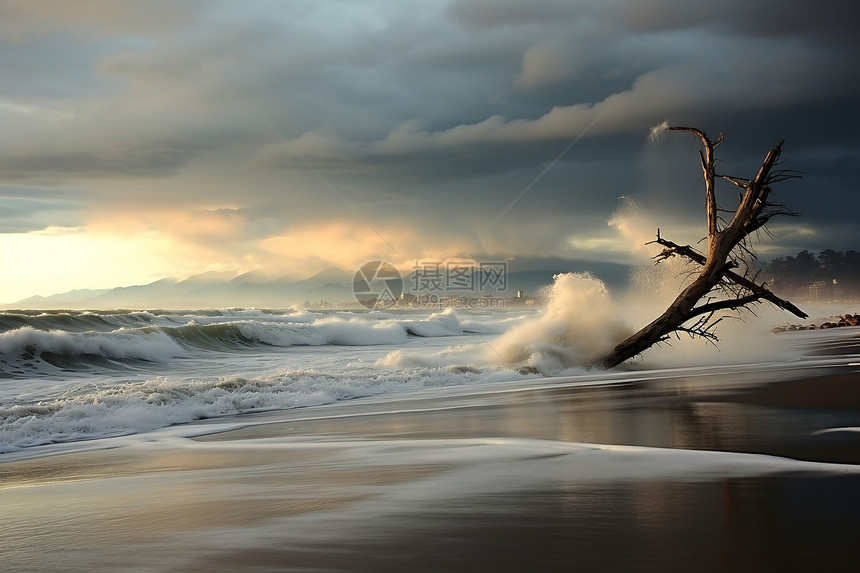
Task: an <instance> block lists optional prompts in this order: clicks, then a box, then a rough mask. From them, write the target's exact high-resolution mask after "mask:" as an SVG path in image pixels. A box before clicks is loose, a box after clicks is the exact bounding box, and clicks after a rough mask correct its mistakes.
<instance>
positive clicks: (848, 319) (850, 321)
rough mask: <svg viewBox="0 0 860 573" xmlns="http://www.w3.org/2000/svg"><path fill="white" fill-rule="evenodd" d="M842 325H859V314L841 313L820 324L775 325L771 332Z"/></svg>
mask: <svg viewBox="0 0 860 573" xmlns="http://www.w3.org/2000/svg"><path fill="white" fill-rule="evenodd" d="M843 326H860V314H843V315H840V316H833V317H830V318H829V319H828V320H826V321H825V322H822V323H821V324H817V325H816V324H789V325H786V326H777V327H774V328H772V329H771V333H773V334H776V333H778V332H794V331H796V330H824V329H827V328H840V327H843Z"/></svg>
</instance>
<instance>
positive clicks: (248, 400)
mask: <svg viewBox="0 0 860 573" xmlns="http://www.w3.org/2000/svg"><path fill="white" fill-rule="evenodd" d="M513 377H516V375H515V374H513V373H511V372H510V371H508V372H506V373H500V372H497V373H492V374H490V375H484V374H481V373H478V372H471V371H452V370H449V369H434V368H411V369H384V368H378V367H376V366H375V365H373V364H366V365H362V364H359V365H346V366H345V367H344V368H343V369H342V370H341V371H319V370H292V371H287V372H277V373H273V374H269V375H264V376H260V377H257V378H251V379H247V378H242V377H238V376H229V377H222V378H218V379H214V380H208V381H207V380H193V379H192V380H185V379H173V378H167V377H158V378H153V379H150V380H146V381H143V382H140V383H127V384H120V385H112V386H108V387H98V386H96V385H93V384H83V385H79V386H76V387H74V388H72V389H69V390H68V391H66V392H64V393H63V394H62V395H60V396H58V397H56V398H54V399H51V400H42V401H40V402H38V403H35V404H20V405H12V406H8V407H0V430H2V431H0V453H2V452H8V451H15V450H18V449H20V448H23V447H28V446H34V445H41V444H48V443H56V442H69V441H75V440H81V439H92V438H101V437H107V436H115V435H124V434H133V433H139V432H145V431H148V430H154V429H156V428H162V427H165V426H170V425H173V424H180V423H187V422H192V421H194V420H199V419H201V418H211V417H217V416H224V415H228V414H238V413H241V412H248V411H259V410H270V409H291V408H297V407H306V406H315V405H321V404H329V403H333V402H337V401H341V400H348V399H353V398H359V397H367V396H376V395H380V394H396V393H402V392H406V391H414V390H416V389H421V388H428V387H440V386H450V385H466V384H481V383H487V382H494V381H499V380H506V379H511V378H513Z"/></svg>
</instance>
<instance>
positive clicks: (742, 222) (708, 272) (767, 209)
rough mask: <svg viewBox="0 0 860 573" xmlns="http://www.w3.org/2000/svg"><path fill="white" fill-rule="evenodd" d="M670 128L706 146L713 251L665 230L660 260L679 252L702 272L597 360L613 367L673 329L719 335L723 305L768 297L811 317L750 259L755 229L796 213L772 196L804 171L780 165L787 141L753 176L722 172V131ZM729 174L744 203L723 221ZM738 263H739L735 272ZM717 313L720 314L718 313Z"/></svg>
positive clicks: (702, 154) (729, 306) (740, 304)
mask: <svg viewBox="0 0 860 573" xmlns="http://www.w3.org/2000/svg"><path fill="white" fill-rule="evenodd" d="M666 129H668V130H670V131H686V132H689V133H692V134H694V135H696V136H697V137H698V138H699V139H700V140H701V142H702V145H703V146H704V149H703V150H702V151H701V152H700V157H701V160H702V174H703V176H704V178H705V210H706V215H707V222H708V237H707V253H706V254H701V253H699V252H697V251H695V250H694V249H693V248H692V247H691V246H689V245H685V246H682V245H678V244H676V243H673V242H672V241H668V240H666V239H664V238H663V237H661V236H660V230H659V229H658V230H657V239H656V241H655V242H656V243H657V244H659V245H662V246H663V247H665V249H664V250H663V251H662V253H660V254H659V255H658V256H657V257H655V258H656V259H657V260H658V262H659V261H660V260H664V259H667V258H669V257H673V256H675V255H679V256H682V257H685V258H687V259H688V260H690V261H693V262H694V263H696V264H698V265H700V266H701V271H700V272H699V274H698V276H696V278H695V279H694V280H693V282H692V283H690V285H688V286H687V287H686V288H685V289H684V290H683V291H682V292H681V293H680V294H679V295H678V297H677V298H676V299H675V300H674V302H672V304H671V305H669V308H667V309H666V311H665V312H664V313H663V314H662V315H660V316H659V317H658V318H657V319H655V320H654V321H653V322H651V323H650V324H648V325H647V326H645V327H644V328H643V329H642V330H640V331H639V332H637V333H636V334H634V335H632V336H630V337H629V338H628V339H627V340H624V341H623V342H621V343H620V344H618V346H616V347H615V349H614V350H613V351H612V352H610V353H609V354H608V355H607V356H604V357H603V358H601V359H599V360H597V361H596V364H598V365H600V366H603V367H606V368H611V367H613V366H617V365H618V364H621V363H622V362H624V361H625V360H627V359H629V358H632V357H634V356H636V355H637V354H639V353H641V352H642V351H644V350H646V349H648V348H650V347H651V346H653V345H654V344H657V343H660V342H662V341H664V340H667V339H668V337H669V335H670V334H672V333H676V334H677V333H682V332H683V333H687V334H689V335H690V336H693V337H702V338H705V339H708V340H712V341H714V340H716V336H715V334H714V328H715V327H716V325H717V323H718V322H719V321H720V318H719V317H718V314H717V313H719V312H720V311H725V310H737V309H740V308H745V307H747V306H749V305H751V304H754V303H757V302H760V301H762V300H766V301H769V302H771V303H773V304H775V305H776V306H778V307H780V308H783V309H785V310H787V311H789V312H791V313H792V314H794V315H795V316H798V317H800V318H806V317H807V315H806V313H804V312H803V311H802V310H800V309H799V308H797V307H796V306H794V305H793V304H792V303H790V302H789V301H787V300H783V299H781V298H779V297H778V296H776V295H775V294H774V293H772V292H771V291H769V290H768V289H767V288H765V287H764V286H762V285H759V284H757V283H756V282H755V275H754V271H753V269H752V265H751V261H750V259H753V260H754V258H755V255H754V254H753V252H752V251H751V249H750V247H749V244H748V241H747V239H748V237H749V235H750V234H751V233H754V232H755V231H758V230H759V229H761V228H762V227H764V226H765V224H767V222H768V221H769V220H770V218H771V217H773V216H775V215H793V213H791V212H790V211H789V210H787V209H786V208H785V207H783V206H782V205H778V204H776V203H773V202H771V200H770V192H771V187H770V186H771V185H772V184H774V183H778V182H780V181H785V180H787V179H793V178H796V177H799V175H798V174H797V173H796V172H793V171H788V170H781V169H774V167H775V166H776V165H777V161H778V159H779V156H780V153H781V152H782V142H779V143H778V144H777V145H776V147H774V148H773V149H771V150H770V151H769V152H768V154H767V156H766V157H765V159H764V161H763V162H762V165H761V168H760V169H759V171H758V173H757V174H756V176H755V177H754V178H753V179H742V178H739V177H731V176H727V175H717V173H716V171H715V160H714V150H715V149H716V148H717V147H718V146H719V145H720V143H721V142H722V140H723V137H722V134H720V136H719V137H717V139H716V140H715V141H711V140H710V139H709V138H708V136H707V135H706V134H705V132H704V131H702V130H700V129H697V128H694V127H667V128H666ZM717 178H721V179H726V180H727V181H730V182H731V183H733V184H734V185H736V186H737V187H739V188H740V189H741V190H742V191H741V197H740V204H739V205H738V208H737V210H736V211H735V213H734V216H733V217H732V219H731V221H728V222H725V221H723V220H722V219H721V218H720V217H719V215H718V213H719V210H718V208H717V200H716V193H715V183H716V179H717ZM733 269H738V270H739V272H735V271H734V270H733ZM702 301H703V302H702ZM715 317H716V318H715Z"/></svg>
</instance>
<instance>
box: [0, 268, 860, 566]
mask: <svg viewBox="0 0 860 573" xmlns="http://www.w3.org/2000/svg"><path fill="white" fill-rule="evenodd" d="M556 286H557V287H559V288H557V289H556V291H554V293H553V296H552V297H551V299H550V302H549V304H548V306H546V307H545V308H522V307H520V308H509V309H495V310H492V311H490V310H470V309H451V308H448V309H424V308H418V309H416V308H411V309H397V308H395V309H389V310H382V311H366V310H306V309H285V310H261V309H207V310H148V311H121V310H117V311H6V312H3V313H0V506H2V507H3V508H4V511H3V512H2V513H0V531H2V533H0V563H2V564H3V567H4V570H9V571H18V572H29V571H34V572H35V571H59V570H63V571H89V572H92V571H141V572H143V571H147V572H168V571H180V570H182V571H190V570H206V571H225V572H226V571H238V570H254V571H295V570H303V571H305V570H319V571H380V570H414V571H440V570H447V571H506V570H567V569H570V568H577V567H581V568H583V569H587V570H593V571H613V572H614V571H630V570H639V571H665V570H702V571H734V570H772V571H777V570H779V571H793V570H798V571H802V570H813V569H824V570H834V571H835V570H845V571H848V570H853V567H854V565H855V561H856V559H855V554H856V551H855V546H856V539H857V535H858V534H860V527H858V525H857V523H858V522H857V519H856V515H857V512H858V511H860V495H858V494H857V492H858V491H860V465H858V464H860V453H858V452H860V430H858V428H860V384H858V382H860V377H858V376H860V375H858V371H860V334H858V333H860V329H858V328H856V327H851V328H838V329H833V330H827V331H801V332H784V333H780V334H771V333H770V328H771V326H773V325H774V324H779V323H780V321H784V319H785V317H784V316H782V315H780V314H778V313H774V314H770V313H768V312H761V311H760V312H759V316H757V317H754V318H752V319H750V320H749V321H747V322H740V321H735V322H730V323H728V324H727V325H725V328H722V329H721V332H722V333H724V336H725V338H724V341H723V342H721V343H720V344H719V346H716V347H715V346H713V345H708V344H704V343H702V342H701V341H692V340H684V339H678V340H673V341H672V344H671V345H664V346H661V347H659V348H654V349H651V350H649V351H647V352H646V354H645V355H644V356H643V357H642V359H639V360H636V361H633V362H631V363H628V364H625V365H624V366H623V367H620V368H616V369H613V370H611V371H603V370H590V369H588V368H586V367H583V366H582V363H583V360H582V359H583V357H586V356H589V355H592V354H593V353H594V352H595V351H600V350H603V349H606V348H607V345H608V344H611V341H612V340H615V339H617V336H618V335H619V333H621V332H623V331H624V328H625V325H624V322H625V321H624V320H620V319H616V318H614V317H616V316H624V317H626V319H628V321H629V322H639V321H640V318H641V317H640V316H638V315H634V311H635V309H634V310H629V309H628V311H627V313H626V314H625V313H620V315H619V312H618V311H619V307H618V306H616V305H611V304H608V303H606V301H604V300H603V294H602V291H601V289H600V288H599V285H598V284H596V283H595V282H594V281H591V280H590V279H588V277H583V276H575V275H571V276H568V277H566V278H562V279H560V280H557V284H556ZM589 291H590V294H589ZM646 310H647V309H646ZM841 310H842V309H836V308H832V307H820V308H814V309H809V311H810V314H812V315H813V316H822V317H826V316H829V315H831V314H836V313H838V312H840V311H841ZM643 312H645V311H643ZM722 326H723V325H721V327H722Z"/></svg>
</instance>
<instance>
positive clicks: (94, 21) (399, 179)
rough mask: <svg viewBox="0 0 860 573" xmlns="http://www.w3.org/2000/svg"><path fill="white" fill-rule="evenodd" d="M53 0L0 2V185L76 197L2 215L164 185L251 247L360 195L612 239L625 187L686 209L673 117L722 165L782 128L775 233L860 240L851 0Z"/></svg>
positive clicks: (738, 168)
mask: <svg viewBox="0 0 860 573" xmlns="http://www.w3.org/2000/svg"><path fill="white" fill-rule="evenodd" d="M68 6H69V5H68V4H65V3H59V4H54V3H48V4H44V5H43V4H41V3H16V2H5V3H0V22H2V23H0V42H2V43H3V46H4V48H5V49H4V50H0V79H2V80H3V82H2V87H0V119H2V120H3V125H4V130H3V132H2V133H0V142H2V146H3V153H2V155H0V184H2V183H3V182H6V183H10V184H11V183H16V182H17V184H19V185H34V186H35V185H41V184H45V183H53V184H54V185H58V186H62V187H75V188H81V189H87V190H89V191H91V192H90V193H88V194H84V195H80V196H77V197H74V198H71V199H70V198H60V197H49V196H47V195H44V196H41V197H39V198H38V199H37V198H35V197H30V198H27V197H19V198H17V199H15V200H14V201H12V202H9V203H8V205H6V206H5V207H6V211H5V215H4V218H3V221H4V225H5V226H6V228H7V229H18V230H28V229H36V228H45V227H48V226H50V225H57V224H60V223H62V224H70V223H73V222H75V217H71V216H69V215H68V214H69V213H78V212H88V211H92V210H94V209H96V208H98V209H103V208H105V205H113V206H114V207H116V208H125V209H129V208H134V209H140V210H142V211H143V210H147V209H149V210H157V209H162V208H163V207H164V205H165V201H166V198H167V197H170V198H171V204H175V205H176V206H177V208H179V207H180V206H181V207H182V208H187V209H189V210H190V211H189V212H194V213H202V212H207V213H208V212H210V210H216V211H212V212H217V209H220V208H227V209H230V210H234V211H230V213H233V212H235V213H237V214H238V215H237V217H239V216H241V219H242V221H243V223H242V224H241V225H239V224H238V223H235V227H236V228H241V229H243V233H245V237H244V239H242V240H245V239H247V241H252V240H260V239H264V238H266V237H267V236H276V235H278V234H279V233H283V232H285V230H286V229H287V228H289V225H290V224H293V222H295V221H301V222H303V223H308V224H309V223H312V222H320V223H322V222H326V221H328V220H331V219H334V218H340V219H343V218H355V217H356V215H355V212H354V210H358V211H359V212H360V213H361V215H362V216H363V217H365V218H367V219H368V221H370V222H372V223H373V224H374V226H378V227H380V228H382V227H385V226H386V225H389V224H390V225H393V224H394V223H395V222H403V221H407V222H408V224H409V225H410V226H411V227H412V228H415V229H421V232H422V233H425V234H426V235H427V236H428V241H429V240H435V239H434V238H432V237H431V236H434V235H435V237H436V238H441V237H444V236H445V234H446V233H449V234H455V235H456V236H457V237H460V238H461V239H462V240H463V242H464V243H463V244H464V245H467V244H468V245H472V246H474V247H475V248H478V247H481V248H483V246H484V245H483V244H487V245H491V246H496V247H498V248H499V249H502V248H504V247H505V246H511V245H514V244H518V245H519V246H518V247H517V248H520V247H521V248H522V249H533V253H532V254H533V255H535V256H564V255H567V254H571V253H573V248H572V247H569V245H570V244H571V242H570V241H569V240H568V239H569V238H570V237H573V236H576V237H579V239H581V240H579V241H578V242H577V241H574V243H576V244H580V245H583V244H585V240H584V238H587V236H588V235H589V234H590V235H593V236H600V237H603V236H604V235H605V234H606V233H609V232H610V231H609V230H607V226H606V221H607V220H608V219H609V218H610V217H611V215H612V212H613V210H614V209H615V208H616V206H617V204H618V200H619V199H618V198H619V197H620V196H622V195H624V196H631V197H634V198H635V199H637V201H639V202H640V203H641V204H642V205H643V208H645V209H650V210H652V211H657V212H662V213H663V214H665V215H666V216H667V217H670V218H671V221H669V222H670V223H672V222H675V221H693V222H696V221H698V220H699V218H700V213H699V211H700V209H701V197H700V193H701V189H700V185H701V182H700V174H699V173H698V163H697V161H698V159H697V155H696V145H695V141H690V140H688V139H685V138H684V137H683V136H673V137H672V138H671V139H667V140H665V141H663V142H660V143H657V144H649V143H647V142H646V137H647V134H648V129H649V127H650V126H652V125H654V124H657V123H659V122H661V121H664V120H668V121H670V122H673V123H691V124H694V125H698V126H701V127H703V128H705V129H706V130H708V131H709V133H712V134H713V135H716V134H717V133H719V132H720V131H723V132H724V133H725V134H726V141H725V143H724V144H723V146H722V147H721V148H720V150H719V151H720V158H721V160H723V162H724V163H722V164H721V165H724V166H725V168H726V169H727V170H728V171H729V172H731V173H733V174H738V175H749V174H750V173H751V171H753V170H755V169H756V168H757V165H758V162H760V161H761V158H762V157H763V156H764V154H765V153H766V151H767V149H768V148H769V147H770V146H771V145H773V144H774V143H775V142H776V141H777V140H778V139H780V138H785V139H786V147H785V149H786V153H785V157H786V161H787V163H786V166H787V167H791V168H796V169H798V170H800V171H803V172H804V173H805V178H804V179H803V180H802V181H801V182H791V183H790V184H786V185H785V186H784V189H781V190H780V193H781V195H780V196H781V197H784V199H785V201H786V202H787V203H789V204H790V206H792V207H793V208H795V209H796V210H798V211H800V212H802V214H803V217H802V218H800V219H798V220H795V221H793V222H792V224H794V223H796V222H797V221H802V222H803V225H806V226H807V227H808V228H811V229H813V230H814V231H815V233H814V234H809V233H806V232H805V231H804V233H806V234H804V233H801V234H795V235H794V236H792V234H791V233H792V228H793V227H791V226H788V225H787V226H785V227H784V228H783V231H784V232H783V233H782V234H780V233H777V235H776V244H777V247H780V246H782V247H784V248H786V249H793V248H795V247H796V246H797V245H798V244H801V243H802V242H803V241H809V242H810V244H813V243H814V244H816V245H817V244H822V245H823V244H824V242H826V241H828V240H832V241H833V242H834V244H833V245H832V246H835V247H841V248H849V247H848V245H850V244H852V243H853V244H854V245H855V246H858V244H860V231H858V230H857V229H858V228H857V227H852V226H851V225H850V224H849V223H850V218H851V215H849V213H850V212H851V210H850V209H845V205H850V204H856V201H855V199H854V187H855V182H856V177H857V171H858V167H857V161H858V157H860V149H858V145H857V144H856V143H855V142H854V133H856V131H857V129H858V127H860V126H858V123H860V122H858V117H857V111H856V110H857V103H858V99H860V74H858V73H857V71H858V70H857V64H856V63H855V54H856V53H858V52H860V50H858V49H857V48H858V46H857V43H858V40H857V38H856V33H855V31H854V27H855V25H856V22H857V21H858V18H857V15H858V14H857V12H858V8H856V7H855V6H854V4H851V3H847V2H829V1H826V2H818V3H814V4H810V3H808V2H800V1H793V0H792V1H785V2H779V3H777V2H774V1H770V0H767V1H762V2H742V1H741V0H730V1H728V2H720V3H711V4H695V5H693V4H690V3H683V2H680V1H678V0H646V1H643V2H635V3H630V2H621V1H620V0H618V1H600V2H598V1H597V0H580V1H562V0H534V1H532V2H523V1H521V0H456V1H454V2H450V3H449V4H447V5H444V4H441V3H435V2H418V1H415V2H410V1H403V2H385V1H381V0H380V1H375V2H361V3H354V2H328V1H322V2H310V1H309V2H295V3H275V2H272V3H262V2H261V3H253V4H247V5H246V4H241V3H234V2H211V3H210V2H187V3H185V2H180V3H123V2H108V3H103V2H85V3H80V4H79V6H81V7H80V8H79V9H78V10H72V9H71V8H69V7H68ZM10 22H15V23H16V24H15V25H13V24H10ZM569 144H573V145H572V147H570V148H569V149H568V151H567V152H566V153H564V154H563V155H562V156H559V154H560V153H561V151H562V150H564V149H565V148H566V147H567V146H568V145H569ZM25 181H26V183H23V182H25ZM331 187H333V188H334V189H335V191H336V192H334V191H332V189H331ZM129 189H133V190H134V192H131V191H129ZM524 190H526V192H525V193H524V194H523V196H522V198H521V199H520V200H518V201H516V202H515V204H514V205H512V206H511V202H512V201H513V199H514V198H516V197H517V196H518V195H519V194H520V193H522V192H523V191H524ZM338 193H340V194H341V195H342V197H343V198H344V199H346V200H347V202H348V203H349V204H350V205H352V206H353V207H355V209H354V210H350V208H349V207H347V206H346V205H345V204H344V202H343V201H341V198H340V196H339V195H338ZM96 198H98V201H100V203H98V204H96V203H95V201H96ZM67 201H68V202H67ZM852 202H853V203H852ZM452 205H456V208H452V207H451V206H452ZM509 206H510V208H509ZM506 208H508V209H509V210H508V211H507V212H506V214H505V215H504V217H503V219H502V221H504V222H505V224H506V225H507V226H506V225H502V224H499V225H498V226H497V227H496V228H489V229H484V227H483V225H486V224H489V223H490V222H492V221H494V220H495V219H496V217H497V216H498V215H499V214H501V213H502V212H503V211H504V210H505V209H506ZM63 213H65V214H63ZM219 216H220V215H219ZM231 216H232V215H231ZM225 217H226V215H225ZM227 218H228V219H229V217H227ZM230 220H231V221H232V219H230ZM15 221H20V223H15ZM213 225H214V224H213ZM470 227H471V228H470ZM213 228H215V227H214V226H213ZM798 232H799V231H798ZM210 239H211V237H210V236H208V235H207V236H206V237H204V236H203V235H201V239H200V240H201V241H203V240H210ZM242 240H239V239H237V241H238V242H242ZM470 241H471V242H470ZM595 244H596V243H595ZM565 245H568V246H565ZM487 248H488V249H489V247H487ZM511 248H513V247H511ZM613 256H614V255H613Z"/></svg>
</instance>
